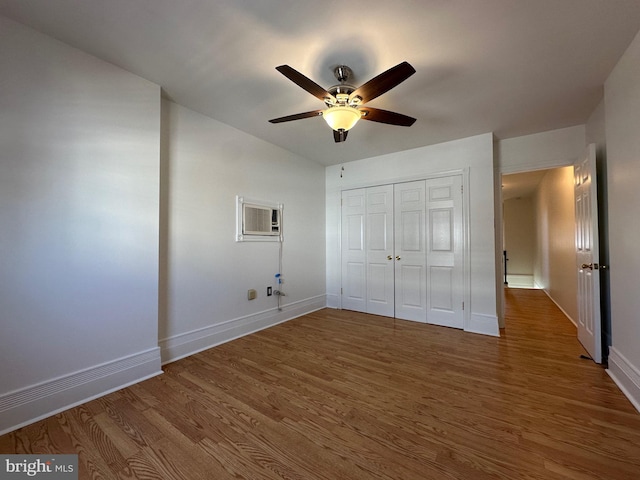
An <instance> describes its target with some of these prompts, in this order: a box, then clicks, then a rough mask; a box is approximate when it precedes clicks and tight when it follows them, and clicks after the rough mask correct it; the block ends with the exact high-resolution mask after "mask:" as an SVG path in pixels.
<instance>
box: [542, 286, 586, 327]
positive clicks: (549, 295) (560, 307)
mask: <svg viewBox="0 0 640 480" xmlns="http://www.w3.org/2000/svg"><path fill="white" fill-rule="evenodd" d="M542 291H543V292H544V293H545V294H546V295H547V297H549V300H551V301H552V302H553V303H555V304H556V307H558V308H559V309H560V311H561V312H562V313H564V316H565V317H567V318H568V319H569V321H570V322H571V323H573V324H574V325H575V327H576V328H578V323H577V322H576V321H575V320H574V319H573V318H571V315H569V314H568V313H567V312H566V311H565V310H564V308H562V306H560V304H559V303H558V302H556V301H555V299H554V298H553V297H552V296H551V294H550V293H549V292H548V291H547V290H546V289H544V288H543V289H542Z"/></svg>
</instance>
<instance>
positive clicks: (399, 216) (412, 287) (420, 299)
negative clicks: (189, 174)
mask: <svg viewBox="0 0 640 480" xmlns="http://www.w3.org/2000/svg"><path fill="white" fill-rule="evenodd" d="M394 237H395V242H394V244H395V252H394V259H395V275H394V277H395V309H396V318H401V319H403V320H414V321H418V322H426V321H427V305H426V303H427V287H426V281H427V278H426V253H425V182H424V180H422V181H417V182H409V183H398V184H396V185H395V186H394Z"/></svg>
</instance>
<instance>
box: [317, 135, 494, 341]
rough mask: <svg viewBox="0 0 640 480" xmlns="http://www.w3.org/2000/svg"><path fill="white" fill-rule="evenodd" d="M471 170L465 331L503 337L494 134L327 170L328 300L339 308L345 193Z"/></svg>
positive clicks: (469, 173)
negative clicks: (500, 333) (499, 315)
mask: <svg viewBox="0 0 640 480" xmlns="http://www.w3.org/2000/svg"><path fill="white" fill-rule="evenodd" d="M463 169H468V175H469V177H468V180H469V191H468V192H467V193H468V198H469V207H470V211H469V212H468V213H469V215H468V217H469V220H470V229H469V230H470V233H469V236H470V257H471V258H470V259H468V260H469V266H470V283H471V284H470V292H469V294H470V305H467V308H470V312H471V314H470V318H469V321H468V324H467V326H466V328H465V329H467V330H470V331H478V332H482V333H490V334H493V335H497V334H498V319H497V316H496V287H495V285H496V281H495V278H496V277H495V275H496V269H495V242H494V185H493V179H494V177H493V172H494V170H493V137H492V135H491V134H485V135H478V136H475V137H470V138H465V139H462V140H456V141H453V142H447V143H442V144H438V145H433V146H428V147H423V148H417V149H414V150H408V151H404V152H399V153H395V154H390V155H383V156H379V157H374V158H369V159H365V160H359V161H355V162H349V163H347V164H345V165H344V171H342V165H335V166H331V167H327V170H326V175H327V176H326V187H327V207H326V208H327V226H326V228H327V302H328V304H329V305H330V306H332V307H335V308H338V307H339V306H340V285H341V278H340V192H341V191H342V190H347V189H351V188H358V187H363V186H370V185H376V184H387V183H395V182H400V181H406V180H411V179H418V178H426V177H428V176H430V175H434V174H438V173H441V172H447V171H454V170H457V171H460V170H463Z"/></svg>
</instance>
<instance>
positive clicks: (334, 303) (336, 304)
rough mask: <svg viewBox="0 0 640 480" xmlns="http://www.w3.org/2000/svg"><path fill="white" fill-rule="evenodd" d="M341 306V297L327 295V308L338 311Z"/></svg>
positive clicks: (331, 294)
mask: <svg viewBox="0 0 640 480" xmlns="http://www.w3.org/2000/svg"><path fill="white" fill-rule="evenodd" d="M340 306H341V305H340V295H336V294H333V293H327V307H328V308H333V309H335V310H338V309H339V308H340Z"/></svg>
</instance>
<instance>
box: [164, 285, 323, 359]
mask: <svg viewBox="0 0 640 480" xmlns="http://www.w3.org/2000/svg"><path fill="white" fill-rule="evenodd" d="M326 302H327V301H326V296H325V295H319V296H317V297H312V298H308V299H306V300H302V301H299V302H295V303H289V304H285V305H282V310H278V309H277V308H273V309H269V310H265V311H263V312H259V313H255V314H253V315H247V316H245V317H239V318H234V319H232V320H226V321H224V322H221V323H218V324H216V325H211V326H208V327H204V328H200V329H197V330H192V331H190V332H186V333H181V334H178V335H174V336H172V337H169V338H165V339H162V340H160V342H159V344H160V352H161V353H160V355H161V358H162V364H163V365H164V364H166V363H170V362H174V361H176V360H179V359H181V358H184V357H188V356H189V355H193V354H194V353H198V352H201V351H203V350H207V349H208V348H211V347H215V346H216V345H220V344H222V343H226V342H229V341H231V340H235V339H236V338H239V337H243V336H245V335H248V334H250V333H254V332H257V331H259V330H263V329H265V328H269V327H272V326H274V325H277V324H278V323H282V322H286V321H288V320H291V319H293V318H296V317H300V316H302V315H306V314H307V313H311V312H314V311H316V310H320V309H321V308H325V307H326Z"/></svg>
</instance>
